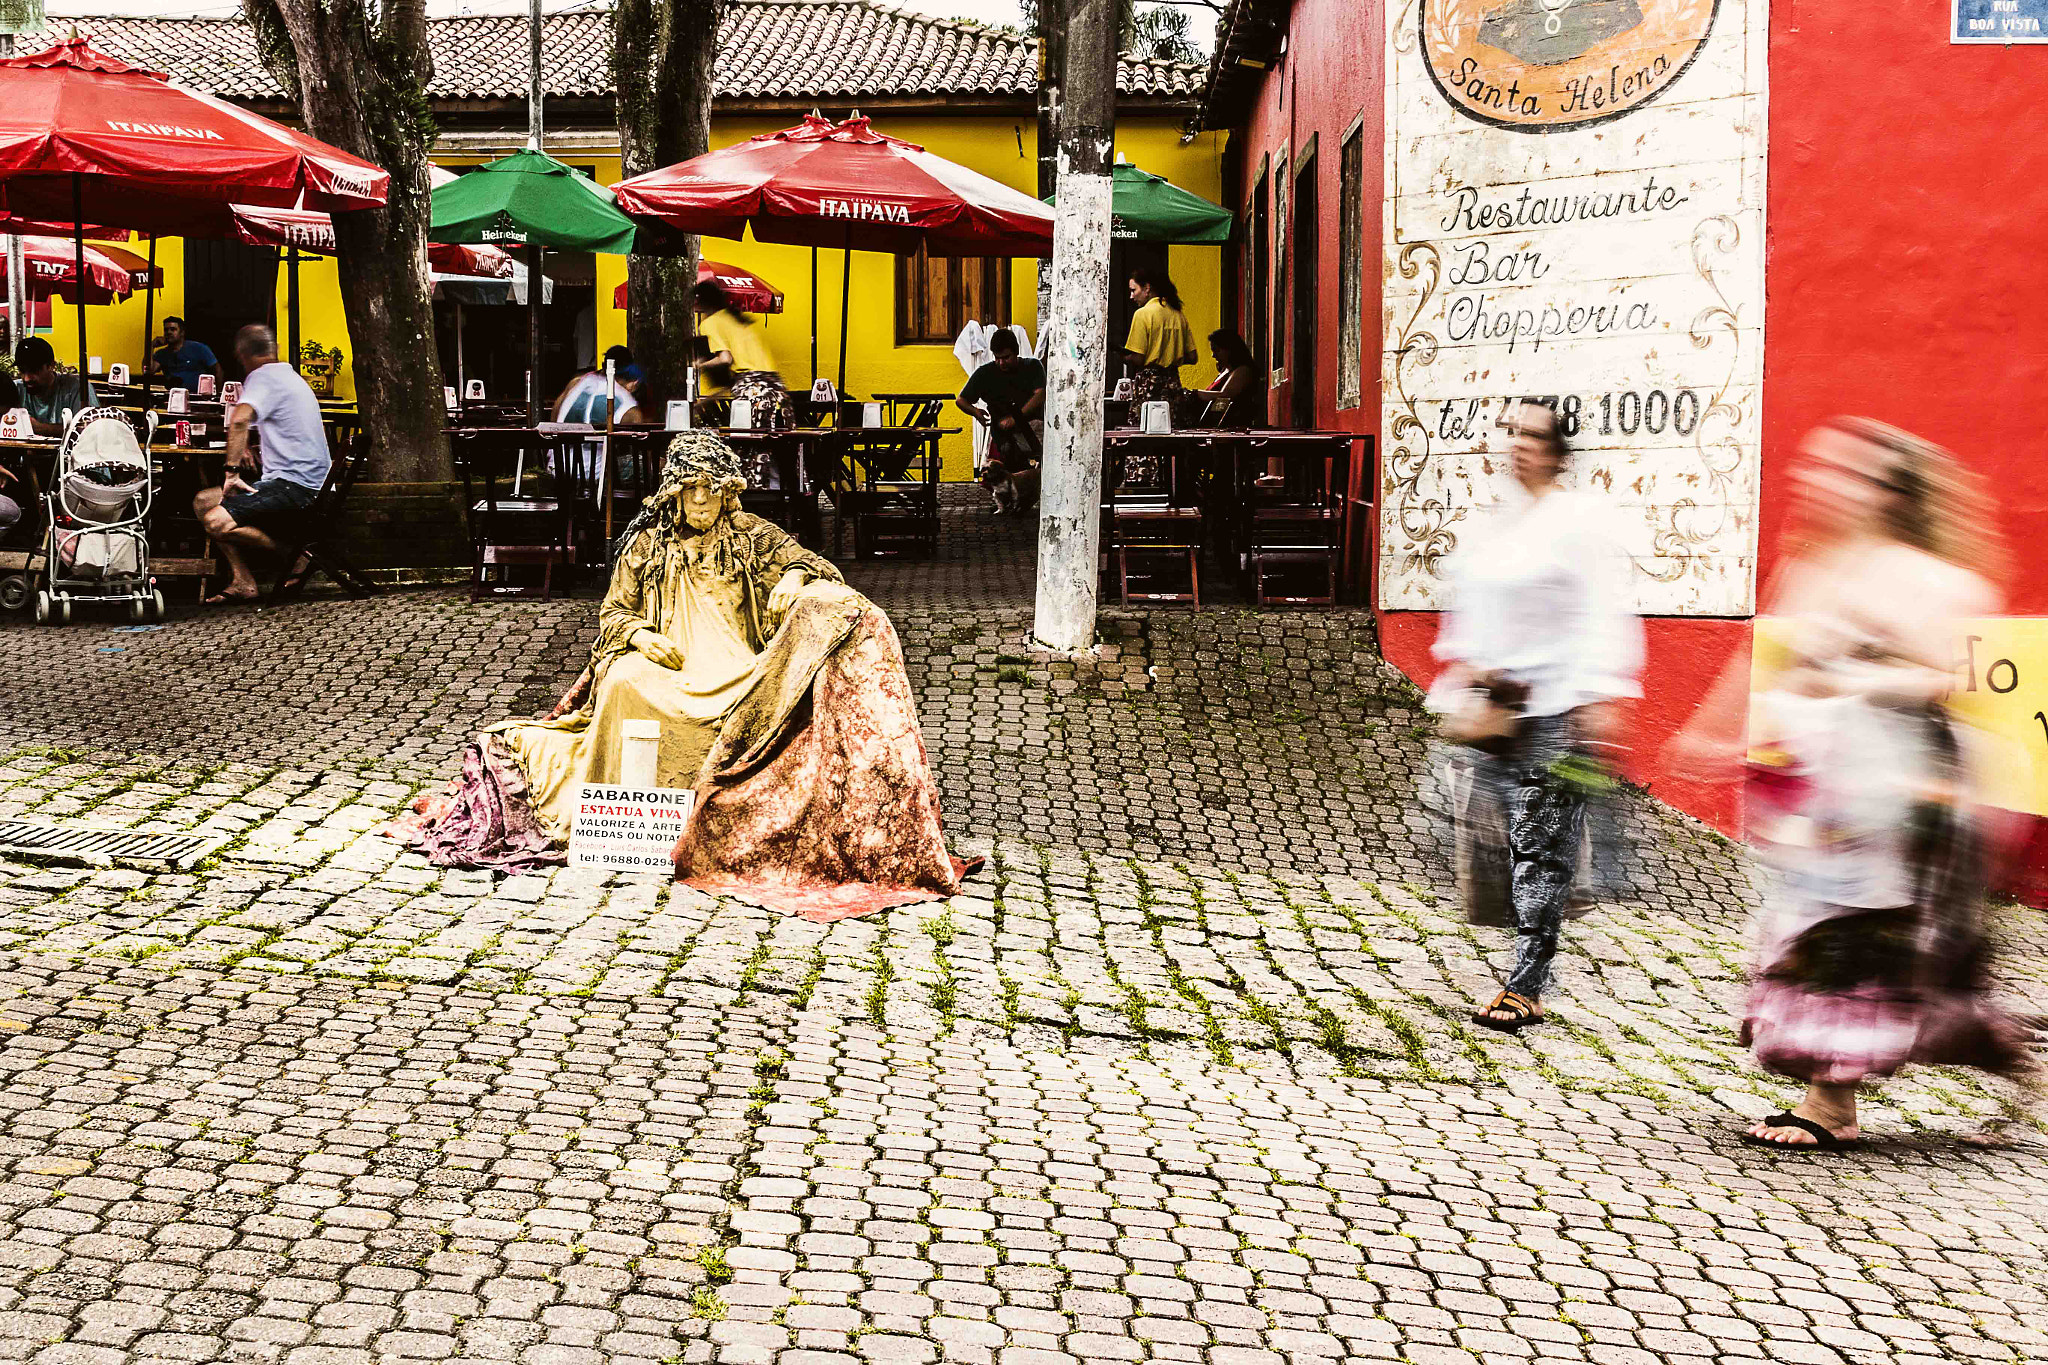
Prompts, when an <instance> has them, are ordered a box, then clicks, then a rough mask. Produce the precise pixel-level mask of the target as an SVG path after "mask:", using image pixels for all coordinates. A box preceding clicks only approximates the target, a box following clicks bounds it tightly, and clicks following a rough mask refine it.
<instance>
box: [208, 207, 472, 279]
mask: <svg viewBox="0 0 2048 1365" xmlns="http://www.w3.org/2000/svg"><path fill="white" fill-rule="evenodd" d="M232 216H233V220H234V225H235V236H236V237H237V238H239V239H240V240H242V241H244V242H247V243H248V244H249V245H250V246H270V247H277V248H279V249H281V250H288V249H290V248H293V247H296V248H298V249H299V250H300V251H307V252H311V253H312V254H314V255H316V256H332V255H333V254H334V249H335V248H334V219H333V218H331V217H329V216H328V215H327V214H324V213H315V212H313V211H312V210H310V209H267V208H259V207H257V206H255V205H252V204H236V205H233V206H232ZM427 265H428V267H429V268H430V269H432V270H434V271H435V272H436V273H438V274H442V275H478V276H483V277H486V278H489V279H499V280H503V279H510V278H511V276H512V257H511V255H510V253H508V252H506V251H504V250H502V249H501V248H499V247H494V246H485V245H477V246H462V245H456V244H452V243H447V242H431V243H429V244H428V245H427Z"/></svg>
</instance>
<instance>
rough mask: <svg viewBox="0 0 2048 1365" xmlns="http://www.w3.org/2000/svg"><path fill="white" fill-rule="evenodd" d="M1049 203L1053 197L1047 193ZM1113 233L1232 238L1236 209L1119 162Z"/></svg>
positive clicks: (1123, 237) (1150, 238)
mask: <svg viewBox="0 0 2048 1365" xmlns="http://www.w3.org/2000/svg"><path fill="white" fill-rule="evenodd" d="M1045 202H1046V203H1048V204H1050V203H1051V202H1052V198H1051V196H1047V198H1046V201H1045ZM1109 211H1110V235H1111V236H1113V237H1115V238H1117V239H1118V240H1119V241H1126V242H1132V241H1136V242H1176V243H1179V244H1181V245H1183V246H1199V245H1203V244H1210V243H1221V242H1227V241H1229V240H1230V222H1231V219H1230V210H1229V209H1224V208H1218V207H1217V206H1216V205H1214V204H1212V203H1210V202H1209V201H1208V200H1206V199H1204V198H1202V197H1201V196H1200V195H1198V194H1189V193H1188V192H1187V191H1186V190H1184V189H1182V188H1180V187H1179V186H1178V185H1175V184H1174V183H1172V182H1171V181H1169V180H1167V179H1166V177H1164V176H1159V175H1154V174H1152V173H1151V172H1150V171H1143V170H1139V169H1138V168H1137V167H1136V166H1133V165H1132V164H1131V163H1130V162H1128V161H1119V162H1118V163H1117V164H1116V166H1115V167H1114V168H1113V169H1112V172H1111V179H1110V201H1109Z"/></svg>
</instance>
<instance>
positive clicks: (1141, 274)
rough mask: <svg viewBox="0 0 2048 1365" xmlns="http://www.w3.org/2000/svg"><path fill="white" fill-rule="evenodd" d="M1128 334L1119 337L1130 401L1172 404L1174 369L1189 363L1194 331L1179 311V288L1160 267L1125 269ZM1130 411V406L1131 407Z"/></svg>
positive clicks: (1176, 390)
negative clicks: (1127, 277) (1128, 375)
mask: <svg viewBox="0 0 2048 1365" xmlns="http://www.w3.org/2000/svg"><path fill="white" fill-rule="evenodd" d="M1130 283H1131V302H1132V303H1135V304H1138V305H1139V308H1138V311H1137V312H1136V313H1134V314H1133V315H1132V316H1131V333H1130V336H1129V337H1127V338H1126V339H1125V340H1124V361H1125V363H1126V364H1128V365H1129V366H1130V367H1131V378H1132V383H1131V389H1132V394H1131V401H1132V402H1133V403H1145V402H1152V401H1165V402H1168V403H1173V402H1177V401H1178V400H1179V399H1180V395H1181V387H1180V367H1181V366H1183V365H1192V364H1194V363H1195V329H1194V328H1192V327H1190V326H1188V318H1187V314H1185V313H1183V312H1181V310H1180V291H1179V290H1177V289H1175V288H1174V287H1173V281H1172V280H1170V279H1168V278H1167V276H1166V272H1165V271H1163V270H1154V269H1152V268H1151V267H1149V266H1142V265H1141V266H1138V267H1136V268H1135V269H1133V270H1132V271H1131V280H1130ZM1133 410H1134V411H1135V409H1133Z"/></svg>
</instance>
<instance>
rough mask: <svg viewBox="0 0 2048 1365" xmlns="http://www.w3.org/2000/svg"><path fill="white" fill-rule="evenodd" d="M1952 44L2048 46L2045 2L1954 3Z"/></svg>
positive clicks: (1989, 0) (1980, 0) (1972, 0)
mask: <svg viewBox="0 0 2048 1365" xmlns="http://www.w3.org/2000/svg"><path fill="white" fill-rule="evenodd" d="M1953 13H1954V22H1953V24H1952V26H1951V27H1950V30H1949V37H1948V40H1949V42H1951V43H2048V0H1955V7H1954V11H1953Z"/></svg>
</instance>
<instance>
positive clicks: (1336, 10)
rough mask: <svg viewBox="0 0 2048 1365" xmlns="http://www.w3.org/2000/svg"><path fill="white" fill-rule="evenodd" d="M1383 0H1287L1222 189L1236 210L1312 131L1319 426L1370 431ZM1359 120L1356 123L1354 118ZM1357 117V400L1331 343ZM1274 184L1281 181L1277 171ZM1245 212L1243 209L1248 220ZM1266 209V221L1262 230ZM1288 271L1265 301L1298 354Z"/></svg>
mask: <svg viewBox="0 0 2048 1365" xmlns="http://www.w3.org/2000/svg"><path fill="white" fill-rule="evenodd" d="M1386 22H1387V20H1386V10H1385V5H1384V0H1363V3H1357V2H1355V0H1354V2H1347V0H1300V2H1299V3H1297V4H1296V5H1295V6H1294V11H1293V18H1292V21H1291V25H1290V28H1289V31H1288V39H1287V51H1286V54H1285V55H1284V56H1283V57H1282V58H1281V59H1280V61H1279V62H1278V63H1277V64H1276V65H1275V67H1274V69H1273V70H1272V71H1271V72H1269V73H1268V74H1267V75H1266V76H1265V77H1264V79H1263V80H1262V81H1261V83H1260V85H1259V88H1258V91H1257V94H1256V96H1255V97H1254V99H1253V101H1252V104H1251V107H1250V109H1249V111H1248V113H1247V115H1246V117H1245V119H1244V120H1243V121H1242V122H1240V123H1238V124H1237V125H1235V126H1234V127H1233V129H1232V132H1231V141H1230V157H1231V164H1232V165H1233V166H1235V167H1236V168H1237V176H1236V179H1235V181H1234V183H1233V185H1232V186H1231V188H1230V190H1229V191H1228V193H1229V194H1230V196H1231V197H1230V202H1229V207H1230V208H1231V209H1233V210H1234V211H1237V212H1240V213H1242V212H1243V210H1244V208H1245V203H1246V199H1247V196H1248V195H1249V193H1250V190H1251V183H1252V177H1254V176H1255V175H1256V174H1257V173H1258V168H1259V164H1260V160H1261V158H1267V159H1268V160H1269V161H1270V159H1271V158H1274V157H1277V156H1278V155H1279V154H1280V152H1281V151H1282V150H1283V149H1284V150H1285V151H1286V153H1287V156H1288V159H1289V165H1290V169H1291V166H1292V162H1293V159H1294V158H1295V157H1297V156H1299V155H1300V153H1301V151H1302V149H1303V148H1304V147H1306V146H1307V145H1308V142H1309V139H1310V138H1311V137H1313V138H1314V139H1315V145H1316V169H1315V174H1316V177H1317V182H1316V183H1317V188H1316V207H1317V218H1318V223H1317V239H1318V251H1317V265H1318V272H1317V273H1318V278H1319V280H1320V285H1319V287H1318V289H1317V291H1316V307H1317V315H1316V329H1315V330H1316V337H1315V341H1316V357H1315V376H1316V389H1317V393H1316V397H1315V425H1317V426H1318V427H1322V428H1325V429H1328V430H1333V431H1358V432H1364V433H1366V434H1368V435H1371V434H1374V433H1377V432H1378V431H1379V427H1380V345H1381V327H1380V267H1379V261H1380V237H1381V197H1382V187H1383V185H1384V184H1385V180H1386V152H1385V145H1386V144H1385V140H1384V137H1383V136H1382V133H1383V127H1384V124H1385V121H1386V92H1385V83H1386V66H1385V63H1384V62H1382V61H1381V60H1380V44H1381V35H1382V34H1383V33H1384V32H1385V30H1386ZM1361 119H1362V123H1361ZM1354 123H1360V125H1361V126H1360V134H1359V135H1360V137H1361V139H1362V140H1363V153H1364V164H1363V170H1364V175H1363V177H1362V185H1361V188H1360V191H1359V193H1360V196H1361V198H1362V199H1363V201H1364V202H1363V205H1362V217H1361V226H1362V229H1363V231H1362V235H1361V249H1360V254H1361V255H1362V256H1363V258H1364V263H1363V267H1362V269H1361V271H1360V275H1359V284H1360V291H1361V308H1362V312H1363V318H1362V323H1361V327H1360V344H1359V360H1358V369H1359V386H1358V393H1359V398H1358V404H1357V406H1355V407H1348V408H1339V407H1338V406H1337V350H1338V336H1339V328H1340V325H1341V322H1342V319H1341V317H1340V316H1339V310H1338V296H1339V291H1338V240H1339V224H1340V214H1341V212H1342V203H1341V195H1340V193H1339V188H1340V180H1341V174H1342V161H1343V153H1342V145H1343V140H1344V134H1345V133H1346V132H1348V131H1349V130H1350V129H1351V127H1352V125H1353V124H1354ZM1274 183H1280V182H1279V181H1278V180H1277V179H1276V180H1275V182H1274ZM1246 221H1247V222H1248V221H1249V219H1247V220H1246ZM1270 231H1271V227H1270V220H1269V226H1268V232H1269V234H1270ZM1226 268H1228V269H1232V270H1235V271H1237V272H1238V275H1237V278H1238V279H1239V280H1240V282H1241V281H1242V280H1243V273H1242V271H1243V258H1242V257H1241V256H1234V257H1233V258H1231V260H1230V262H1229V264H1228V265H1227V266H1226ZM1283 286H1286V287H1288V288H1291V277H1289V278H1287V279H1275V280H1273V281H1270V282H1269V284H1268V294H1267V299H1268V305H1269V306H1270V307H1271V308H1272V309H1273V310H1274V317H1275V320H1276V321H1277V322H1278V323H1279V325H1280V326H1282V327H1283V328H1285V329H1286V333H1287V354H1288V356H1289V357H1292V356H1294V355H1295V354H1296V345H1297V339H1296V338H1295V336H1294V326H1293V303H1292V296H1291V294H1289V293H1287V292H1285V289H1284V288H1283ZM1250 308H1251V300H1250V294H1249V292H1248V291H1245V290H1243V289H1239V290H1238V310H1239V317H1238V318H1236V319H1233V320H1232V325H1233V326H1236V327H1238V328H1239V330H1240V331H1242V332H1244V334H1245V335H1246V336H1247V337H1249V336H1251V334H1252V331H1251V327H1252V324H1251V320H1250V318H1249V316H1248V312H1249V309H1250ZM1297 368H1298V367H1290V370H1289V375H1290V377H1289V378H1288V379H1287V380H1285V381H1283V382H1281V383H1279V384H1275V385H1274V386H1273V387H1272V388H1271V389H1270V390H1269V391H1268V393H1267V405H1268V416H1269V418H1270V419H1271V420H1272V421H1273V422H1274V423H1275V424H1276V425H1279V426H1288V425H1292V422H1291V421H1290V415H1291V413H1292V411H1293V406H1292V405H1293V402H1294V384H1293V379H1292V374H1293V373H1294V372H1295V370H1296V369H1297ZM1377 479H1378V474H1377V471H1376V469H1375V468H1374V467H1373V465H1372V463H1371V462H1366V463H1365V464H1363V465H1362V466H1361V467H1359V468H1358V469H1356V470H1355V471H1354V476H1353V480H1352V485H1353V489H1352V491H1353V493H1354V494H1355V496H1356V497H1357V498H1359V499H1361V500H1369V499H1370V498H1371V496H1372V490H1373V487H1374V485H1375V483H1376V482H1377ZM1372 515H1373V514H1372V511H1371V509H1370V508H1369V507H1361V509H1360V526H1359V532H1358V534H1359V536H1360V537H1361V538H1362V540H1363V545H1362V546H1361V547H1360V549H1361V552H1360V553H1359V554H1358V562H1359V563H1360V564H1361V565H1362V566H1364V567H1363V570H1362V574H1361V577H1360V580H1359V581H1358V582H1357V583H1355V584H1353V585H1351V587H1352V591H1353V594H1354V596H1355V597H1356V598H1357V599H1358V600H1369V599H1370V596H1371V593H1372V590H1373V588H1372V581H1371V577H1370V575H1371V564H1372V554H1371V548H1372V529H1371V520H1372Z"/></svg>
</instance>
